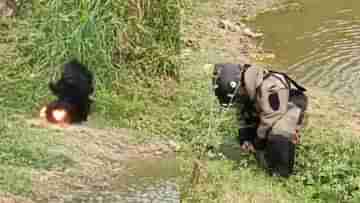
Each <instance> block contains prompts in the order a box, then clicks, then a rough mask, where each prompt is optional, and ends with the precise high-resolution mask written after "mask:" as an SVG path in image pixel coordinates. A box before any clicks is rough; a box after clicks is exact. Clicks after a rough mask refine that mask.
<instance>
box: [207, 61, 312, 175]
mask: <svg viewBox="0 0 360 203" xmlns="http://www.w3.org/2000/svg"><path fill="white" fill-rule="evenodd" d="M213 88H214V91H215V95H216V97H217V98H218V100H219V103H220V105H221V106H224V107H229V106H233V105H236V106H238V107H239V113H240V116H239V120H240V129H239V140H240V144H241V145H243V144H244V143H251V144H252V146H254V147H255V149H256V151H259V150H265V148H266V145H267V143H268V142H269V140H276V139H278V138H280V139H281V140H282V141H280V142H284V143H286V142H287V141H288V142H289V145H291V144H290V143H297V141H298V139H297V138H298V137H297V135H298V134H297V132H298V131H299V129H300V128H301V127H302V123H303V122H302V121H303V117H304V112H305V110H306V108H307V97H306V96H305V95H304V94H303V92H304V91H306V90H305V89H304V88H303V87H301V86H300V85H298V84H297V83H296V82H295V81H294V80H292V79H291V78H290V77H289V76H287V75H286V74H284V73H280V72H275V71H270V70H267V69H265V68H263V67H260V66H254V65H249V64H245V65H240V64H215V67H214V73H213ZM279 146H280V147H282V148H284V149H278V148H279ZM289 147H290V148H289ZM268 150H270V151H271V153H272V156H274V153H275V157H268V159H278V158H279V157H280V159H281V156H283V155H282V154H281V153H282V152H281V150H290V151H291V150H292V151H294V150H295V149H294V147H292V146H287V145H282V144H280V145H278V146H277V147H276V149H275V148H274V147H273V149H268ZM274 150H275V151H274ZM277 151H278V152H279V153H280V154H276V153H277ZM269 153H270V152H269ZM291 153H292V154H294V152H291ZM291 153H290V154H291ZM265 156H266V154H265ZM286 156H288V155H286ZM289 156H290V157H288V159H290V160H285V162H287V161H288V162H290V163H289V164H290V165H291V166H290V169H289V170H290V171H288V172H287V173H290V172H291V170H292V165H293V157H291V156H293V155H289ZM283 158H284V156H283ZM285 158H286V157H285ZM277 161H279V160H277ZM267 162H271V160H267ZM275 162H276V160H275ZM280 162H281V160H280ZM267 165H269V163H267ZM275 165H276V164H275ZM274 167H276V166H274Z"/></svg>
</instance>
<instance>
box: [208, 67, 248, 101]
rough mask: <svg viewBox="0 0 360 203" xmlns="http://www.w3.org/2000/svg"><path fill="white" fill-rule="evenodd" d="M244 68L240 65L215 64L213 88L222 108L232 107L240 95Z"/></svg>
mask: <svg viewBox="0 0 360 203" xmlns="http://www.w3.org/2000/svg"><path fill="white" fill-rule="evenodd" d="M244 67H245V66H242V65H240V64H215V67H214V72H213V88H214V91H215V95H216V97H217V98H218V100H219V103H220V105H221V106H225V107H227V106H231V105H232V102H233V101H234V99H235V97H236V96H237V95H238V91H239V88H240V86H241V79H242V78H241V75H242V72H243V70H244Z"/></svg>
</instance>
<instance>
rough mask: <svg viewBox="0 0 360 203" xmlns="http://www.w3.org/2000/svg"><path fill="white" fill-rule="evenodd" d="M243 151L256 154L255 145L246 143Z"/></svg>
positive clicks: (243, 145) (242, 146)
mask: <svg viewBox="0 0 360 203" xmlns="http://www.w3.org/2000/svg"><path fill="white" fill-rule="evenodd" d="M241 149H242V150H243V151H245V152H255V148H254V145H253V144H252V143H251V142H249V141H244V143H243V144H242V145H241Z"/></svg>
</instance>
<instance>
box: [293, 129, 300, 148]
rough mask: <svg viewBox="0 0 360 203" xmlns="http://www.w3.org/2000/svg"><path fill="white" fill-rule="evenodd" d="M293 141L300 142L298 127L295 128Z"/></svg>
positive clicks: (294, 142)
mask: <svg viewBox="0 0 360 203" xmlns="http://www.w3.org/2000/svg"><path fill="white" fill-rule="evenodd" d="M292 143H293V144H295V145H296V144H300V132H299V130H298V129H296V130H295V134H294V137H293V139H292Z"/></svg>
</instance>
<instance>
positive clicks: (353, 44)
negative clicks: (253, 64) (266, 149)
mask: <svg viewBox="0 0 360 203" xmlns="http://www.w3.org/2000/svg"><path fill="white" fill-rule="evenodd" d="M285 7H287V8H288V9H273V10H271V11H269V12H265V13H263V14H261V15H259V16H258V17H257V18H256V20H255V21H254V22H253V24H252V25H251V26H252V27H254V28H255V29H257V30H259V31H261V32H263V33H264V34H265V35H264V44H263V47H264V48H265V50H269V51H271V52H273V53H274V54H275V55H276V59H275V60H274V61H273V62H272V63H273V65H275V66H277V67H282V68H283V70H284V69H285V70H286V72H288V73H290V75H291V76H293V77H295V78H296V79H297V80H299V81H301V82H302V83H303V84H305V86H306V87H308V88H309V87H319V88H322V89H325V90H327V91H329V92H330V93H332V94H336V95H340V96H346V97H347V98H350V99H353V100H354V101H359V98H360V97H359V96H358V95H360V94H359V93H360V1H359V0H328V1H324V0H297V1H289V2H288V3H287V5H286V6H285Z"/></svg>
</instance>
